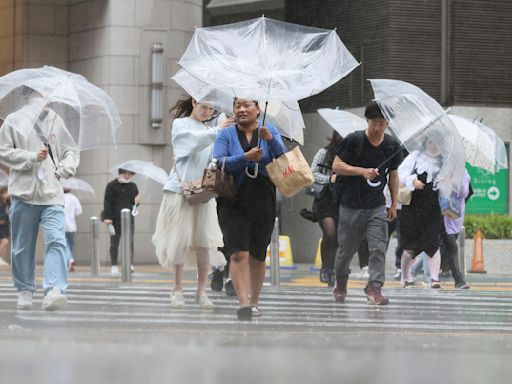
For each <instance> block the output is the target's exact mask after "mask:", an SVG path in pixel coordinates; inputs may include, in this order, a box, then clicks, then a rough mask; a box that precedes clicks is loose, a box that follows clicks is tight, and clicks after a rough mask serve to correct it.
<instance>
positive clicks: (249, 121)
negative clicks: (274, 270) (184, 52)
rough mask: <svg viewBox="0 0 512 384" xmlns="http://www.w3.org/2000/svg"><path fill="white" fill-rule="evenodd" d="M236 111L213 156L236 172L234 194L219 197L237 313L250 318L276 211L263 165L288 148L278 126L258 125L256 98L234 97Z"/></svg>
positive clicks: (255, 311)
mask: <svg viewBox="0 0 512 384" xmlns="http://www.w3.org/2000/svg"><path fill="white" fill-rule="evenodd" d="M233 110H234V113H235V117H236V124H233V125H231V126H230V127H228V128H226V129H225V130H223V131H222V132H221V133H220V134H219V135H218V137H217V139H216V141H215V144H214V147H213V157H214V158H216V159H217V161H218V163H219V164H222V163H224V162H225V166H226V171H227V172H229V173H232V174H233V176H234V178H235V181H236V184H237V186H238V193H237V196H236V198H234V199H226V198H221V197H219V199H218V215H219V223H220V227H221V229H222V234H223V237H224V252H225V253H226V254H228V255H230V273H231V278H232V280H233V285H234V287H235V291H236V293H237V296H238V301H239V303H240V308H239V309H238V310H237V316H238V319H239V320H250V319H251V318H252V317H253V316H254V317H257V316H261V311H260V310H259V308H258V304H259V295H260V291H261V287H262V286H263V280H264V279H265V257H266V253H267V247H268V245H269V244H270V238H271V234H272V230H273V227H274V219H275V215H276V189H275V186H274V184H272V182H271V181H270V179H269V178H268V176H267V173H266V170H265V167H264V166H265V165H267V164H269V163H270V162H272V160H273V158H275V157H279V156H280V155H282V154H283V153H284V152H286V147H285V146H284V144H283V141H282V140H281V136H280V135H279V132H278V131H277V130H276V129H275V128H274V127H272V126H267V127H265V126H260V124H259V123H258V121H257V119H258V115H259V113H260V108H259V106H258V102H257V101H255V100H249V99H235V101H234V103H233ZM258 143H259V145H258ZM258 165H259V166H258ZM256 170H258V171H256ZM249 293H250V299H249Z"/></svg>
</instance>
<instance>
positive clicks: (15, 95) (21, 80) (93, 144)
mask: <svg viewBox="0 0 512 384" xmlns="http://www.w3.org/2000/svg"><path fill="white" fill-rule="evenodd" d="M45 109H52V110H53V111H55V112H56V113H57V114H58V115H59V116H60V117H61V118H62V119H63V121H64V124H65V126H66V128H67V130H68V131H69V133H70V135H71V137H72V138H73V140H74V141H75V143H76V144H77V146H78V148H79V149H80V150H87V149H93V148H99V147H105V146H110V145H115V132H116V130H117V129H118V128H119V126H120V125H121V119H120V118H119V114H118V111H117V108H116V106H115V105H114V102H113V101H112V99H111V98H110V96H108V95H107V94H106V93H105V91H103V90H102V89H100V88H98V87H96V86H95V85H93V84H91V83H90V82H88V81H87V79H86V78H85V77H83V76H81V75H77V74H75V73H71V72H67V71H64V70H62V69H58V68H54V67H51V66H44V67H42V68H28V69H20V70H17V71H14V72H11V73H9V74H7V75H5V76H2V77H0V119H4V120H5V118H6V117H7V116H8V115H9V114H11V113H13V112H17V111H19V112H22V113H23V114H24V115H25V118H26V119H28V122H29V123H28V124H23V125H20V126H17V127H16V128H17V129H19V131H20V132H21V133H22V134H23V135H25V136H27V135H29V134H30V133H31V132H32V131H33V129H34V126H35V124H36V122H37V120H38V119H39V118H40V117H41V115H42V114H44V111H45Z"/></svg>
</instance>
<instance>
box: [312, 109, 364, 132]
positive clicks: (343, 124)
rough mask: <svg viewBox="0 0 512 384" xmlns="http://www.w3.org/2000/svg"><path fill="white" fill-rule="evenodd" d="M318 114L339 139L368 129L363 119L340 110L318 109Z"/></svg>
mask: <svg viewBox="0 0 512 384" xmlns="http://www.w3.org/2000/svg"><path fill="white" fill-rule="evenodd" d="M318 113H319V114H320V116H322V118H323V119H324V120H325V121H326V122H327V123H328V124H329V125H330V126H331V127H332V129H334V130H335V131H336V132H338V133H339V134H340V136H341V137H347V136H348V135H349V134H351V133H352V132H355V131H361V130H363V129H366V128H367V127H368V123H367V122H366V120H365V119H363V118H361V117H359V116H357V115H354V114H353V113H350V112H347V111H342V110H341V109H331V108H320V109H318Z"/></svg>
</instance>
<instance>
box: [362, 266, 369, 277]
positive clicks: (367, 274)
mask: <svg viewBox="0 0 512 384" xmlns="http://www.w3.org/2000/svg"><path fill="white" fill-rule="evenodd" d="M361 277H362V278H363V279H367V278H369V277H370V272H369V269H368V266H366V267H363V268H362V269H361Z"/></svg>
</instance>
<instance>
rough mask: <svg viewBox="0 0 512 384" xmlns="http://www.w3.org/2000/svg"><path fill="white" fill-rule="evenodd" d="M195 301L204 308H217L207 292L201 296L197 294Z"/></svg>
mask: <svg viewBox="0 0 512 384" xmlns="http://www.w3.org/2000/svg"><path fill="white" fill-rule="evenodd" d="M195 302H196V303H197V304H199V306H200V307H201V308H203V309H213V308H215V305H213V303H212V301H211V300H210V299H209V298H208V296H206V293H203V294H202V295H201V296H196V299H195Z"/></svg>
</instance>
